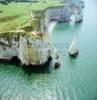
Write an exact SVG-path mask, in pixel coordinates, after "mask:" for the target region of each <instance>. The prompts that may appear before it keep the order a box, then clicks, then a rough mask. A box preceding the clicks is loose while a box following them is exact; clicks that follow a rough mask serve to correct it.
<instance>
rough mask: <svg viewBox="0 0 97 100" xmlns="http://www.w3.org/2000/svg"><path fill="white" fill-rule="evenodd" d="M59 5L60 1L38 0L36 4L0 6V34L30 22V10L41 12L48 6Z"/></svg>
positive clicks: (20, 3) (21, 3) (13, 3)
mask: <svg viewBox="0 0 97 100" xmlns="http://www.w3.org/2000/svg"><path fill="white" fill-rule="evenodd" d="M57 5H60V0H39V2H37V3H23V2H19V3H15V2H12V3H9V4H8V5H2V4H0V32H5V31H11V30H15V29H17V27H19V26H21V25H23V24H25V23H27V22H28V21H29V20H30V18H31V17H30V12H31V11H32V10H42V9H45V8H47V7H49V6H57Z"/></svg>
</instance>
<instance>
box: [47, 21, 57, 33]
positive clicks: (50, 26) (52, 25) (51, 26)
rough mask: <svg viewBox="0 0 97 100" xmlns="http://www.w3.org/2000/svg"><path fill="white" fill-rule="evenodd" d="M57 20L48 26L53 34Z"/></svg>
mask: <svg viewBox="0 0 97 100" xmlns="http://www.w3.org/2000/svg"><path fill="white" fill-rule="evenodd" d="M56 24H57V22H51V23H50V24H49V27H48V33H49V34H52V31H53V29H54V27H55V26H56Z"/></svg>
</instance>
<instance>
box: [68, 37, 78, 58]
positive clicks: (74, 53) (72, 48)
mask: <svg viewBox="0 0 97 100" xmlns="http://www.w3.org/2000/svg"><path fill="white" fill-rule="evenodd" d="M68 53H69V55H70V56H71V57H77V56H78V54H79V51H78V49H77V47H76V39H75V38H74V39H73V41H72V43H71V44H70V47H69V51H68Z"/></svg>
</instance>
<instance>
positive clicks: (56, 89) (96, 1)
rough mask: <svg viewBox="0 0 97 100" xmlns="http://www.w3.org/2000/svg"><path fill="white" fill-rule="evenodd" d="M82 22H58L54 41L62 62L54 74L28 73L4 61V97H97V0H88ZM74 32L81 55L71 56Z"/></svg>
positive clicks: (0, 73) (0, 96)
mask: <svg viewBox="0 0 97 100" xmlns="http://www.w3.org/2000/svg"><path fill="white" fill-rule="evenodd" d="M85 3H86V4H85V5H86V7H85V9H84V21H83V23H82V24H74V25H73V24H57V25H56V27H55V28H54V31H53V32H52V38H51V41H52V42H53V43H54V45H55V46H56V48H58V50H59V52H60V54H61V59H62V65H61V67H60V68H59V69H58V70H56V71H53V73H52V74H32V75H31V76H27V75H25V74H24V72H23V71H22V69H21V68H17V67H15V66H12V65H10V66H9V65H3V64H1V65H0V100H97V44H96V43H97V0H85ZM73 36H76V38H77V46H78V48H79V52H80V53H79V56H78V57H77V59H70V58H69V57H68V53H67V52H68V48H69V44H70V43H71V41H72V39H73Z"/></svg>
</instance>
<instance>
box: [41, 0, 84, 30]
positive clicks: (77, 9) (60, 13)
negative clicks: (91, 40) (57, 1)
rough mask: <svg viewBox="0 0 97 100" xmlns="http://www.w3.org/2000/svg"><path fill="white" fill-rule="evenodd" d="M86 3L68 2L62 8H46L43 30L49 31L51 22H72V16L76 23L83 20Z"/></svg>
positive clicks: (68, 0) (75, 0)
mask: <svg viewBox="0 0 97 100" xmlns="http://www.w3.org/2000/svg"><path fill="white" fill-rule="evenodd" d="M83 8H84V2H83V1H81V0H66V1H64V2H63V4H62V5H60V6H51V7H48V8H46V9H45V10H44V11H43V12H44V21H43V22H42V30H44V32H45V31H47V28H48V26H49V23H50V22H51V21H57V22H70V21H71V16H72V15H73V16H74V17H75V23H76V22H81V21H82V20H83Z"/></svg>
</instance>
